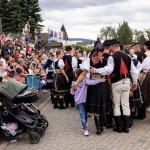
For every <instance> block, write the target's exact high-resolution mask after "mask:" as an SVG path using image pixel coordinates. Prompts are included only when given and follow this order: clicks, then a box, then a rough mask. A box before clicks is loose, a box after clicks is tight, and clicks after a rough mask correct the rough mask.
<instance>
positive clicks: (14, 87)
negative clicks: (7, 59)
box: [0, 79, 27, 99]
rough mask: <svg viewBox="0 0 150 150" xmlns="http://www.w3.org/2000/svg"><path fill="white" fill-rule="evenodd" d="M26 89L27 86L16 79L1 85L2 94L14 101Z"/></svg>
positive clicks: (0, 91)
mask: <svg viewBox="0 0 150 150" xmlns="http://www.w3.org/2000/svg"><path fill="white" fill-rule="evenodd" d="M25 88H27V85H26V84H23V83H21V82H18V81H17V80H15V79H10V80H9V81H7V82H4V83H2V84H0V93H2V94H4V95H5V96H7V97H8V98H10V99H13V98H14V97H16V96H17V95H18V94H19V93H20V92H21V91H23V90H24V89H25Z"/></svg>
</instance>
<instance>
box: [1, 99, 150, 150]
mask: <svg viewBox="0 0 150 150" xmlns="http://www.w3.org/2000/svg"><path fill="white" fill-rule="evenodd" d="M42 113H43V114H44V115H46V117H47V119H48V120H49V124H50V125H49V127H48V129H47V131H46V134H45V136H44V137H43V138H42V139H41V141H40V143H39V144H36V145H32V144H30V143H29V141H28V136H27V135H23V136H22V137H20V138H19V139H18V142H17V143H7V142H4V143H3V144H6V145H7V146H6V147H5V148H4V147H3V148H2V147H1V146H0V150H21V149H23V150H117V149H118V150H150V123H149V122H150V114H148V117H147V118H146V119H145V120H138V121H136V122H135V124H134V126H133V127H132V129H130V133H129V134H126V133H122V134H120V133H115V132H113V131H112V129H109V130H108V129H105V130H104V132H103V133H102V135H100V136H98V135H96V134H95V126H94V120H93V119H92V118H89V131H90V136H89V137H84V136H83V133H82V130H81V125H80V120H79V115H78V112H77V110H76V108H68V109H66V110H59V109H56V110H54V109H53V107H52V104H51V102H50V101H48V103H47V104H46V105H45V106H44V107H43V109H42Z"/></svg>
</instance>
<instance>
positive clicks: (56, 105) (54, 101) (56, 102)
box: [53, 97, 59, 109]
mask: <svg viewBox="0 0 150 150" xmlns="http://www.w3.org/2000/svg"><path fill="white" fill-rule="evenodd" d="M53 104H54V106H53V108H54V109H56V108H59V106H58V100H57V97H56V98H53Z"/></svg>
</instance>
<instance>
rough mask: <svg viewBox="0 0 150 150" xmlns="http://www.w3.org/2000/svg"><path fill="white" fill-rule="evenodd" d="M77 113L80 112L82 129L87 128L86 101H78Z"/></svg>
mask: <svg viewBox="0 0 150 150" xmlns="http://www.w3.org/2000/svg"><path fill="white" fill-rule="evenodd" d="M77 107H78V110H79V114H80V119H81V123H82V127H83V129H84V130H85V129H87V111H86V103H80V104H78V105H77Z"/></svg>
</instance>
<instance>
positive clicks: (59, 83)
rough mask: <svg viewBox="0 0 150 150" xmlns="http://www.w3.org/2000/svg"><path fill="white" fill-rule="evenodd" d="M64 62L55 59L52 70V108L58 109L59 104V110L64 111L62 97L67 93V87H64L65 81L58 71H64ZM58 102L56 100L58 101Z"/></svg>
mask: <svg viewBox="0 0 150 150" xmlns="http://www.w3.org/2000/svg"><path fill="white" fill-rule="evenodd" d="M64 66H65V64H64V62H63V60H62V59H57V60H55V62H54V68H55V73H54V93H55V94H54V99H55V100H54V108H57V107H58V105H57V104H58V103H59V105H60V106H59V108H60V109H64V108H65V107H64V95H65V94H66V93H67V92H68V87H67V86H66V85H67V84H68V83H67V80H66V78H65V76H64V75H63V73H62V72H61V70H60V69H64ZM57 98H58V99H59V100H58V99H57Z"/></svg>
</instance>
